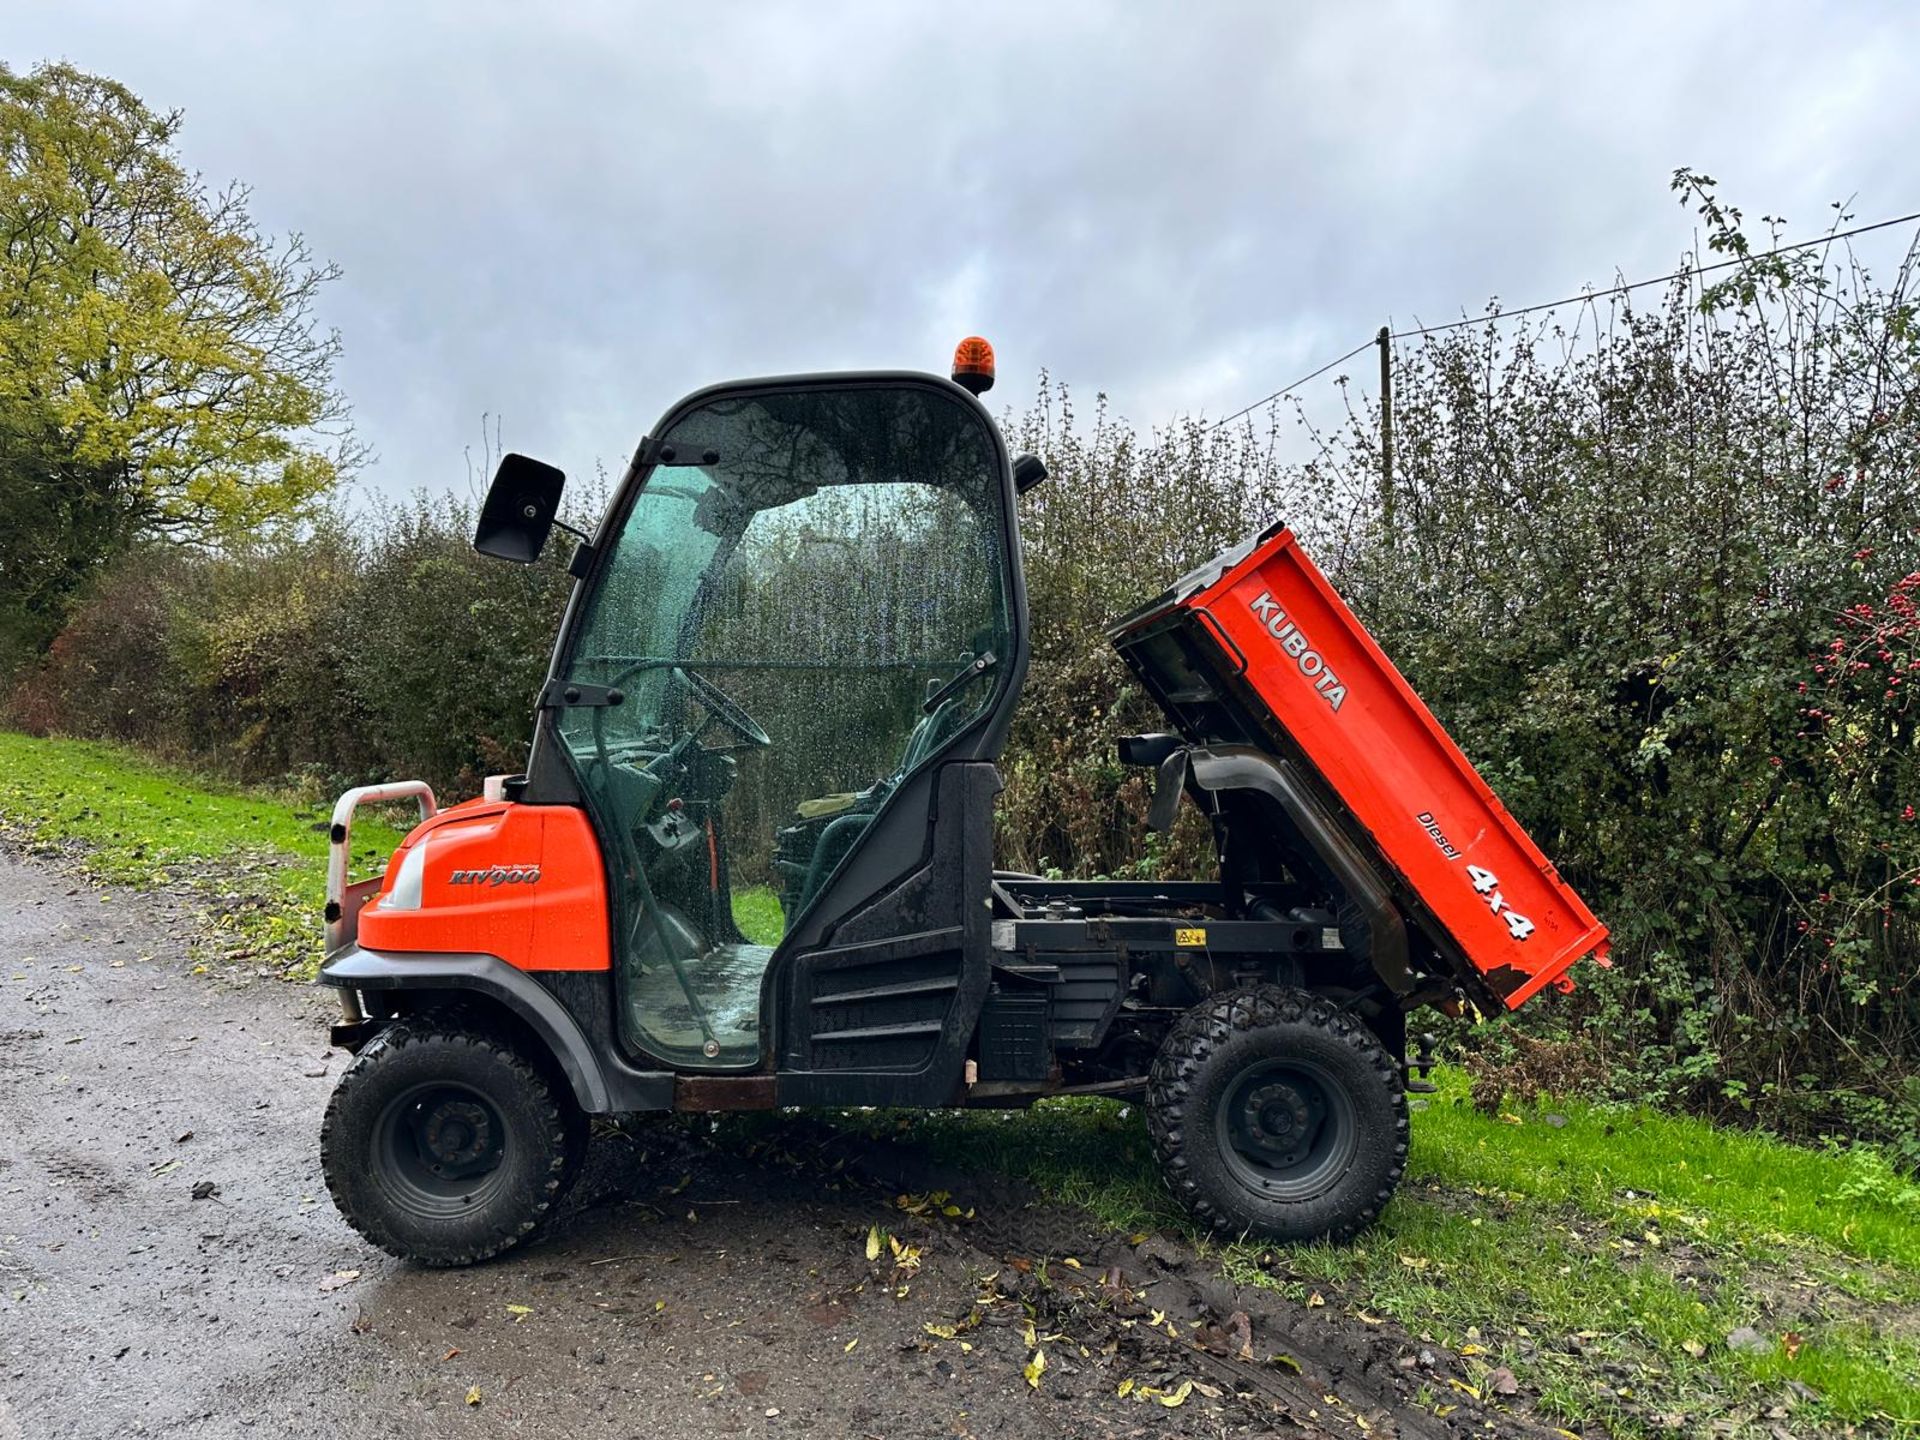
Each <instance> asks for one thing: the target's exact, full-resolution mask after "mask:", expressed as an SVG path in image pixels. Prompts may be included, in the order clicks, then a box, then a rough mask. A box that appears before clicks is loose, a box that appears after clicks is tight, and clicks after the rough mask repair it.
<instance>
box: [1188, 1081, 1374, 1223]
mask: <svg viewBox="0 0 1920 1440" xmlns="http://www.w3.org/2000/svg"><path fill="white" fill-rule="evenodd" d="M1214 1125H1215V1130H1216V1134H1217V1136H1218V1139H1219V1142H1220V1153H1221V1154H1222V1155H1223V1156H1224V1157H1225V1158H1226V1162H1227V1168H1228V1169H1229V1170H1231V1171H1232V1172H1233V1175H1234V1178H1236V1179H1237V1180H1239V1182H1240V1183H1241V1184H1242V1185H1244V1186H1246V1187H1247V1189H1249V1190H1251V1191H1253V1192H1254V1193H1255V1194H1256V1195H1259V1196H1261V1197H1262V1198H1264V1199H1267V1200H1272V1201H1280V1202H1286V1201H1299V1200H1311V1199H1314V1198H1316V1197H1317V1196H1320V1195H1324V1194H1326V1192H1327V1191H1329V1190H1331V1189H1332V1188H1333V1187H1334V1186H1335V1185H1337V1184H1338V1183H1339V1181H1340V1177H1341V1176H1342V1175H1344V1174H1345V1173H1346V1171H1347V1167H1348V1166H1350V1165H1351V1164H1352V1163H1353V1157H1354V1153H1355V1151H1356V1150H1357V1149H1358V1148H1359V1119H1358V1115H1357V1114H1356V1112H1355V1110H1354V1106H1353V1099H1352V1097H1351V1096H1349V1095H1348V1094H1347V1092H1346V1090H1345V1088H1344V1087H1343V1086H1341V1085H1340V1084H1339V1082H1338V1081H1336V1080H1335V1079H1334V1078H1333V1077H1332V1076H1331V1075H1330V1074H1328V1073H1327V1071H1325V1070H1323V1069H1322V1068H1321V1067H1320V1066H1318V1065H1316V1064H1314V1063H1312V1062H1311V1061H1306V1060H1269V1061H1266V1062H1264V1063H1262V1064H1258V1065H1253V1066H1250V1067H1248V1068H1247V1069H1246V1070H1243V1071H1242V1072H1241V1073H1240V1074H1239V1075H1237V1076H1236V1077H1234V1079H1233V1081H1232V1082H1231V1083H1230V1084H1229V1085H1228V1086H1227V1089H1226V1093H1225V1095H1224V1096H1223V1097H1222V1102H1221V1104H1220V1106H1219V1107H1218V1108H1217V1109H1216V1111H1215V1112H1214Z"/></svg>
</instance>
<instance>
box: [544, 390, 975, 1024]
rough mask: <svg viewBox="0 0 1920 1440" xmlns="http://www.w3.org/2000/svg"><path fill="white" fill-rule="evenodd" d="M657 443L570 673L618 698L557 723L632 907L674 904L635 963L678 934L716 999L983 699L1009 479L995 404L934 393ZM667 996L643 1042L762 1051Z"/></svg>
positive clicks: (843, 396)
mask: <svg viewBox="0 0 1920 1440" xmlns="http://www.w3.org/2000/svg"><path fill="white" fill-rule="evenodd" d="M661 445H662V448H663V450H664V449H665V448H669V447H670V448H671V449H672V450H673V452H674V455H673V458H672V461H671V462H670V463H662V464H661V465H659V466H658V467H657V468H656V469H655V470H654V472H653V474H652V475H651V477H650V478H649V480H648V483H647V486H646V488H645V489H644V490H643V491H642V492H641V494H640V495H639V497H638V498H637V499H636V500H635V501H634V503H633V505H632V507H631V509H630V510H629V511H628V513H627V516H626V518H625V520H624V522H623V523H622V524H621V525H620V526H619V529H618V533H617V534H616V535H614V536H613V537H612V539H611V542H610V543H611V549H610V552H609V554H608V556H607V558H606V561H605V563H604V566H603V568H602V570H601V572H600V574H599V576H598V577H597V579H596V582H595V588H594V591H593V594H592V595H591V597H590V598H589V600H588V601H587V605H586V609H585V612H584V621H583V624H582V628H581V631H580V634H579V637H578V640H577V642H576V643H575V645H574V647H573V652H572V657H571V660H570V662H569V664H568V666H567V671H568V673H567V678H568V680H569V681H572V682H576V683H580V684H583V685H593V686H608V687H614V688H617V689H619V690H620V691H621V692H622V696H623V698H622V702H621V703H620V704H619V705H618V706H611V707H609V706H580V707H575V708H572V709H569V710H565V711H563V712H562V719H561V733H562V735H563V737H564V738H565V740H566V742H567V745H568V747H569V749H570V751H571V752H572V754H573V757H574V761H575V765H576V767H577V769H578V771H579V773H580V774H581V776H582V778H583V780H584V782H585V783H586V784H587V786H588V788H589V789H590V790H591V791H593V792H594V793H596V794H597V795H598V796H599V798H600V799H601V800H602V801H603V802H604V805H603V810H604V812H605V813H607V814H611V815H614V816H615V817H616V819H617V823H616V826H615V828H616V830H617V834H616V835H615V836H614V844H615V847H616V850H617V851H618V852H619V858H620V859H622V860H623V861H624V863H625V867H626V868H627V869H628V870H630V871H631V872H633V874H634V877H635V878H634V881H633V884H634V894H633V895H632V896H630V897H628V898H629V899H630V900H631V901H632V902H633V904H634V905H635V906H636V907H637V909H636V910H635V912H634V913H635V914H636V915H637V914H639V913H640V911H643V910H644V911H646V912H647V913H649V914H652V915H654V916H655V917H656V919H657V918H658V917H661V916H664V917H666V923H665V926H664V932H663V930H662V926H661V924H658V923H655V922H653V921H649V922H648V923H647V924H644V925H642V926H641V927H640V929H639V930H638V931H637V932H635V936H634V938H633V943H634V945H635V946H636V947H637V948H636V952H635V954H636V959H635V962H634V963H635V966H636V970H637V971H638V972H648V967H649V966H651V965H654V964H655V961H656V958H657V957H664V955H665V954H667V953H668V952H671V953H672V954H674V955H677V956H679V957H680V959H681V960H682V961H683V962H684V965H685V967H686V975H685V976H683V977H681V978H680V979H677V980H676V981H675V982H674V983H675V985H676V986H677V987H678V988H680V989H683V990H684V989H687V988H688V987H689V986H691V987H692V989H693V990H695V991H698V990H699V987H700V982H701V980H702V978H703V977H704V976H707V975H709V974H711V973H717V971H718V969H724V968H727V967H737V966H738V965H739V964H741V963H744V962H741V958H740V954H739V953H738V952H739V947H740V946H742V945H745V946H749V947H751V946H759V947H770V946H772V945H774V944H777V942H778V940H779V939H780V937H781V936H782V935H783V934H784V933H785V931H786V929H787V928H788V927H789V925H790V923H791V922H792V921H793V920H795V919H796V918H797V917H798V915H799V914H800V913H801V912H802V911H803V910H805V909H806V908H807V906H808V905H809V904H810V903H811V902H812V900H813V899H814V898H815V897H816V896H817V895H819V894H820V893H821V892H822V890H823V889H824V888H825V886H826V884H827V883H828V882H829V881H830V880H831V879H832V877H833V875H834V874H836V873H837V872H838V871H839V869H840V868H841V867H842V865H843V864H844V863H845V862H846V860H847V859H848V857H849V856H851V855H852V854H853V853H854V852H855V850H857V848H858V846H859V841H860V839H861V837H862V835H863V834H864V832H865V829H866V827H867V824H868V823H869V822H870V821H871V819H872V818H873V816H874V815H875V814H877V813H878V811H879V809H880V808H881V806H882V805H884V804H885V803H886V802H887V800H888V798H889V797H890V796H891V795H892V794H893V793H894V792H895V791H896V790H897V789H898V788H899V787H900V786H901V785H902V784H903V782H904V781H905V780H906V778H907V777H908V776H909V775H911V774H912V773H914V772H915V771H916V770H917V769H919V768H920V767H922V766H924V765H925V764H928V763H930V762H932V761H933V760H935V759H936V758H937V757H938V756H939V755H940V754H941V753H943V752H944V751H945V749H946V748H947V747H948V745H949V744H950V742H951V741H953V740H954V739H955V738H957V737H958V736H959V735H961V734H962V733H963V732H965V731H966V730H967V729H968V727H969V726H970V725H971V724H972V723H973V721H974V720H976V719H977V718H978V717H979V716H980V715H981V714H982V713H983V712H984V710H985V709H986V708H987V707H988V705H989V704H990V702H991V700H992V697H993V695H994V694H995V692H996V690H997V687H998V685H999V684H1000V683H1001V680H1002V678H1003V676H1002V662H1003V661H1004V659H1005V658H1006V657H1007V656H1008V655H1009V639H1010V634H1009V626H1010V596H1009V593H1008V578H1007V565H1006V560H1005V533H1006V526H1005V518H1004V513H1003V493H1004V492H1003V490H1002V478H1001V472H1000V468H999V460H998V455H997V451H996V448H995V445H994V442H993V438H992V436H991V434H990V432H989V431H988V429H987V428H986V426H985V424H984V423H983V422H982V420H981V418H980V416H979V414H978V412H977V411H976V410H974V409H973V408H972V407H970V406H967V405H965V404H963V403H962V402H961V401H959V400H958V399H957V398H955V397H953V396H950V395H947V394H944V393H942V392H941V391H939V390H937V389H933V388H930V387H918V386H914V387H904V386H902V387H878V386H869V387H860V388H833V389H819V390H800V391H780V392H776V393H770V394H762V395H759V396H754V397H751V398H739V397H735V398H727V399H722V400H719V401H716V402H714V403H712V404H709V405H707V406H704V407H702V408H700V409H697V410H695V411H693V412H691V413H690V414H688V415H687V416H686V417H685V418H684V419H682V420H680V421H678V422H677V423H676V424H675V425H674V426H673V428H672V430H671V432H670V433H669V434H667V435H666V436H664V437H663V438H662V442H661ZM643 891H644V892H645V894H644V895H643V894H642V893H641V892H643ZM647 897H651V898H650V900H649V899H648V898H647ZM665 932H670V933H665ZM717 947H720V948H724V947H732V949H730V950H728V951H727V953H726V954H724V955H717V957H716V950H717ZM768 953H770V952H768ZM703 957H704V958H703ZM765 958H766V956H765V953H762V954H760V955H759V956H758V960H757V963H758V966H759V968H760V969H764V965H765ZM749 959H750V960H751V957H749ZM703 966H704V968H703ZM748 968H751V964H750V963H749V965H748ZM649 973H650V972H649ZM757 977H758V971H757V970H756V971H755V986H754V989H755V996H756V1003H757ZM642 988H644V987H642ZM728 988H729V993H732V991H733V990H739V989H742V988H743V986H742V985H740V984H739V983H737V982H736V981H729V982H728ZM711 998H712V997H708V1000H709V1001H711ZM655 1002H656V1003H654V1004H653V1010H652V1011H649V1012H647V1013H641V1012H639V1011H636V1012H635V1015H634V1033H635V1034H636V1035H638V1036H640V1037H641V1038H642V1039H643V1040H644V1042H645V1043H644V1045H643V1046H642V1048H645V1049H647V1050H648V1051H649V1052H650V1053H656V1054H658V1053H661V1050H662V1047H663V1046H666V1047H668V1048H671V1047H672V1046H674V1045H685V1044H688V1043H693V1042H694V1041H695V1040H698V1041H700V1042H702V1043H711V1042H712V1039H713V1037H712V1036H710V1035H709V1034H708V1033H707V1032H708V1031H714V1032H715V1033H716V1034H719V1036H720V1040H719V1043H720V1044H721V1046H722V1050H723V1052H727V1051H728V1047H733V1048H734V1049H737V1050H738V1051H739V1052H740V1053H741V1054H744V1053H745V1050H746V1047H747V1043H748V1042H747V1039H746V1036H745V1032H744V1031H736V1032H726V1025H727V1024H732V1023H734V1022H739V1021H741V1020H742V1017H741V1016H739V1015H737V1014H733V1013H732V1012H729V1013H728V1014H725V1015H722V1014H720V1013H719V1007H718V1004H717V1002H714V1003H707V1002H704V1001H702V1000H700V999H699V997H698V995H697V994H696V995H695V996H694V999H693V1003H692V1004H691V1005H690V1006H674V1007H666V1008H673V1009H675V1011H676V1015H677V1016H678V1020H676V1021H675V1022H674V1023H671V1024H670V1023H668V1022H666V1021H663V1020H661V1019H659V1018H658V1015H657V1013H655V1012H657V1011H658V1010H659V1009H660V1008H662V1006H664V1004H665V1002H664V1001H661V1000H660V998H659V997H655ZM729 1003H732V1002H729ZM703 1005H704V1006H705V1010H706V1011H707V1012H709V1013H705V1014H704V1016H703V1013H702V1007H703ZM680 1011H685V1012H686V1014H685V1015H679V1012H680ZM679 1020H684V1022H685V1023H684V1024H679V1023H678V1021H679ZM723 1022H725V1023H723ZM676 1025H677V1026H678V1028H677V1030H676ZM668 1031H673V1032H674V1033H673V1034H672V1035H667V1034H666V1033H665V1032H668ZM723 1032H726V1033H723ZM729 1034H731V1038H729ZM663 1058H668V1059H673V1058H675V1057H674V1056H673V1055H666V1056H664V1057H663ZM709 1058H712V1057H709Z"/></svg>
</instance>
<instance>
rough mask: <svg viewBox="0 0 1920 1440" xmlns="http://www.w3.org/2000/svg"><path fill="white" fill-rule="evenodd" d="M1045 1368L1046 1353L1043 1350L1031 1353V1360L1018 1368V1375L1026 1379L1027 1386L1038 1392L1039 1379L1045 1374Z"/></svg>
mask: <svg viewBox="0 0 1920 1440" xmlns="http://www.w3.org/2000/svg"><path fill="white" fill-rule="evenodd" d="M1046 1368H1047V1352H1046V1351H1044V1350H1036V1351H1034V1352H1033V1358H1032V1359H1030V1360H1028V1361H1027V1363H1026V1364H1024V1365H1022V1366H1021V1367H1020V1373H1021V1374H1022V1375H1024V1376H1026V1377H1027V1384H1029V1385H1031V1386H1032V1387H1033V1388H1034V1389H1036V1390H1038V1389H1039V1388H1040V1377H1041V1375H1042V1374H1044V1373H1045V1372H1046Z"/></svg>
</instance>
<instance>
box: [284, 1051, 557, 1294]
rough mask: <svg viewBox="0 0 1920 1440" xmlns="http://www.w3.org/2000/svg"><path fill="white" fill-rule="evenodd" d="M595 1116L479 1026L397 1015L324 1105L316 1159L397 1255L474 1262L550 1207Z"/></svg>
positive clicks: (523, 1235)
mask: <svg viewBox="0 0 1920 1440" xmlns="http://www.w3.org/2000/svg"><path fill="white" fill-rule="evenodd" d="M586 1128H587V1127H586V1123H585V1119H584V1117H583V1116H581V1115H580V1114H579V1113H578V1111H577V1109H576V1108H575V1106H574V1103H573V1097H572V1096H571V1095H568V1094H567V1093H565V1091H564V1090H563V1089H562V1088H561V1087H560V1086H559V1085H558V1084H557V1083H556V1082H555V1081H554V1080H552V1079H550V1078H549V1077H548V1076H547V1075H546V1073H545V1072H544V1071H543V1070H542V1069H541V1068H540V1067H539V1066H537V1065H535V1064H534V1063H533V1062H532V1061H530V1060H529V1059H528V1058H527V1057H526V1056H525V1055H523V1054H521V1053H520V1052H519V1051H518V1050H516V1049H515V1048H514V1046H513V1045H511V1044H510V1043H508V1042H507V1041H506V1040H503V1039H501V1038H500V1037H498V1036H496V1035H491V1034H488V1033H486V1032H485V1031H484V1030H479V1029H467V1028H464V1027H461V1026H458V1025H448V1024H445V1023H436V1022H434V1021H421V1022H416V1024H407V1023H401V1024H396V1025H392V1026H389V1027H388V1028H387V1029H385V1030H383V1031H381V1032H380V1033H379V1034H378V1035H377V1036H375V1037H374V1039H373V1040H372V1042H371V1043H369V1044H368V1045H367V1047H366V1048H365V1049H364V1050H362V1051H361V1052H360V1054H359V1055H358V1056H357V1057H356V1058H355V1060H354V1062H353V1064H352V1065H351V1066H350V1067H349V1068H348V1070H347V1072H346V1074H345V1075H343V1076H342V1077H341V1079H340V1084H339V1085H338V1086H337V1087H336V1088H335V1090H334V1092H333V1098H332V1099H331V1100H329V1101H328V1102H327V1113H326V1118H325V1120H324V1121H323V1122H322V1124H321V1127H320V1162H321V1168H322V1170H323V1171H324V1172H325V1174H326V1177H327V1189H328V1190H330V1191H331V1192H332V1193H333V1201H334V1204H335V1205H337V1206H338V1207H339V1208H340V1213H341V1214H342V1215H344V1216H345V1217H346V1219H347V1223H348V1224H350V1225H352V1226H353V1228H354V1229H356V1230H358V1231H359V1232H360V1233H361V1234H362V1235H364V1236H365V1237H366V1238H367V1239H368V1240H370V1241H372V1242H373V1243H374V1244H375V1245H378V1246H379V1247H380V1248H381V1249H382V1250H385V1251H387V1252H388V1253H389V1254H392V1255H397V1256H399V1257H400V1258H401V1259H403V1260H412V1261H416V1262H418V1263H419V1264H422V1265H430V1266H453V1265H472V1264H475V1263H476V1262H478V1261H481V1260H486V1259H489V1258H491V1257H492V1256H495V1255H499V1254H501V1253H502V1252H504V1251H507V1250H510V1249H512V1248H513V1247H514V1246H515V1245H518V1244H520V1243H521V1242H522V1241H524V1240H526V1239H527V1238H528V1237H529V1236H531V1235H532V1234H534V1232H535V1231H537V1230H538V1229H539V1228H540V1227H541V1225H543V1224H544V1223H545V1222H546V1221H547V1220H548V1219H549V1218H551V1216H552V1214H553V1212H554V1210H555V1209H556V1208H557V1207H558V1205H559V1203H560V1200H561V1198H562V1197H563V1196H564V1195H565V1194H566V1192H567V1189H568V1187H569V1186H571V1185H572V1183H573V1178H574V1174H575V1173H576V1172H577V1170H578V1169H579V1164H580V1159H581V1155H582V1153H583V1151H584V1148H585V1144H584V1142H585V1137H586Z"/></svg>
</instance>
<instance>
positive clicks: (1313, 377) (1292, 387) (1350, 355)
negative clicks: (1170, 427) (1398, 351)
mask: <svg viewBox="0 0 1920 1440" xmlns="http://www.w3.org/2000/svg"><path fill="white" fill-rule="evenodd" d="M1376 343H1378V342H1377V341H1373V340H1362V341H1361V342H1360V343H1359V344H1358V345H1356V346H1354V347H1353V348H1352V349H1351V350H1349V351H1347V353H1346V354H1344V355H1342V356H1341V357H1340V358H1339V359H1338V360H1329V361H1328V362H1327V363H1326V364H1324V365H1322V366H1321V367H1320V368H1319V369H1318V370H1315V371H1313V372H1312V373H1311V374H1308V375H1302V376H1301V377H1300V378H1299V379H1298V380H1296V381H1294V382H1293V383H1292V384H1291V385H1283V386H1281V387H1280V388H1279V389H1278V390H1276V391H1274V392H1273V393H1272V394H1271V395H1268V396H1266V397H1265V398H1263V399H1260V400H1256V401H1254V402H1253V403H1252V404H1251V405H1248V406H1246V407H1244V408H1243V409H1239V410H1236V411H1234V412H1233V414H1231V415H1229V416H1227V417H1226V418H1225V419H1222V420H1216V421H1214V422H1213V424H1211V425H1209V426H1208V427H1207V429H1209V430H1218V429H1219V428H1220V427H1221V426H1222V425H1231V424H1232V423H1233V422H1234V421H1236V420H1238V419H1239V418H1240V417H1241V416H1242V415H1250V414H1252V413H1253V412H1254V411H1255V410H1258V409H1259V408H1260V407H1261V406H1262V405H1265V404H1267V403H1268V401H1272V400H1278V399H1279V398H1280V397H1281V396H1282V395H1285V394H1287V393H1288V392H1290V391H1293V390H1298V389H1299V388H1300V387H1301V386H1302V385H1304V384H1306V383H1307V382H1308V381H1309V380H1318V379H1319V378H1320V377H1321V376H1322V375H1324V374H1326V373H1327V371H1329V370H1331V369H1333V367H1334V366H1336V365H1344V364H1346V363H1347V361H1349V360H1351V359H1352V358H1353V357H1354V356H1356V355H1358V354H1359V353H1360V352H1361V351H1362V350H1365V349H1366V348H1367V347H1368V346H1370V345H1374V344H1376Z"/></svg>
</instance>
